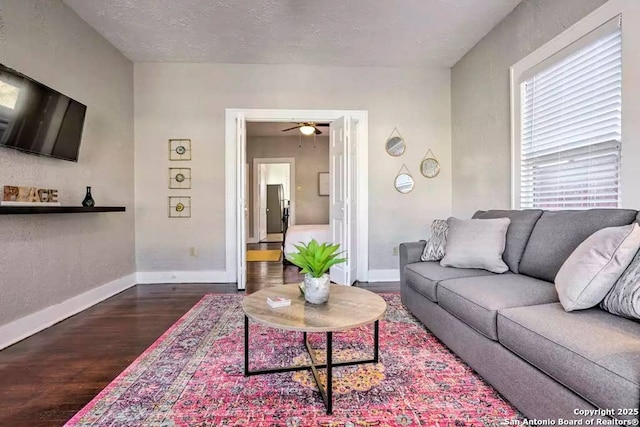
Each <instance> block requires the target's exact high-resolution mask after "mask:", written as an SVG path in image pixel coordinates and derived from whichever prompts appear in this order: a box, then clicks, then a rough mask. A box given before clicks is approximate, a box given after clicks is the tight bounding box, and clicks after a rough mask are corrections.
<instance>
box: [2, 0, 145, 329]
mask: <svg viewBox="0 0 640 427" xmlns="http://www.w3.org/2000/svg"><path fill="white" fill-rule="evenodd" d="M0 62H2V63H3V64H4V65H7V66H9V67H11V68H14V69H17V70H18V71H20V72H22V73H23V74H26V75H28V76H30V77H32V78H34V79H35V80H38V81H40V82H42V83H44V84H46V85H48V86H50V87H52V88H54V89H56V90H58V91H60V92H62V93H65V94H67V95H69V96H71V97H72V98H75V99H77V100H78V101H80V102H82V103H83V104H85V105H87V116H86V122H85V128H84V134H83V138H82V145H81V147H80V158H79V161H78V163H72V162H67V161H62V160H56V159H50V158H44V157H37V156H33V155H28V154H23V153H20V152H17V151H14V150H9V149H2V150H0V185H8V184H17V185H24V186H36V187H47V188H57V189H58V190H59V194H60V197H59V198H60V201H61V202H62V204H63V205H76V206H79V205H80V204H81V202H82V199H83V198H84V194H85V186H86V185H91V186H92V187H93V196H94V198H95V200H96V202H97V204H99V205H125V206H126V207H127V210H128V211H127V212H126V213H107V214H82V215H77V214H75V215H74V214H68V215H24V216H0V325H3V324H6V323H9V322H10V321H12V320H15V319H18V318H20V317H23V316H25V315H27V314H30V313H33V312H36V311H38V310H41V309H43V308H46V307H48V306H51V305H54V304H58V303H61V302H62V301H64V300H66V299H69V298H71V297H74V296H76V295H79V294H81V293H83V292H86V291H88V290H91V289H92V288H95V287H98V286H100V285H103V284H105V283H108V282H111V281H113V280H115V279H119V278H121V277H123V276H126V275H129V274H131V273H133V272H134V271H135V261H134V255H135V244H134V236H135V234H134V209H133V207H134V183H133V177H134V175H133V65H132V64H131V62H129V61H128V60H127V59H126V58H125V57H124V56H123V55H122V54H120V53H119V52H118V51H117V50H116V49H115V48H114V47H113V46H111V45H110V44H109V43H107V42H106V41H105V40H104V39H103V38H102V37H101V36H100V35H98V33H96V32H95V31H94V30H93V29H91V28H90V27H89V26H88V25H87V24H86V23H85V22H84V21H83V20H81V19H80V18H79V17H78V16H77V15H76V14H75V13H74V12H73V11H72V10H71V9H69V8H68V7H67V6H65V5H64V4H63V3H62V1H60V0H19V1H16V0H0Z"/></svg>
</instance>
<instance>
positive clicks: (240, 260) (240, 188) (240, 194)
mask: <svg viewBox="0 0 640 427" xmlns="http://www.w3.org/2000/svg"><path fill="white" fill-rule="evenodd" d="M246 128H247V126H246V120H245V118H244V115H243V114H238V118H237V120H236V147H237V153H238V157H239V158H238V159H237V160H238V161H237V162H236V164H237V165H238V171H237V176H236V180H237V186H236V194H237V203H238V204H237V209H236V224H237V227H238V246H237V248H236V252H237V253H236V270H237V272H238V289H240V290H242V289H245V288H246V284H247V251H246V249H247V227H246V223H245V220H244V218H245V215H246V212H247V209H248V208H247V193H246V190H245V188H246V185H245V182H246V179H247V178H246V176H247V175H246V169H247V166H246V163H247V134H246Z"/></svg>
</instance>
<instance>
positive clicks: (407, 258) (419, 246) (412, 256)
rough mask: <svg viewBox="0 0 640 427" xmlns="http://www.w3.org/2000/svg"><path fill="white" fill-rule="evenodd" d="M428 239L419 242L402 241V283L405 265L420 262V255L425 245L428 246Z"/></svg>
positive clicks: (401, 282) (401, 281) (402, 281)
mask: <svg viewBox="0 0 640 427" xmlns="http://www.w3.org/2000/svg"><path fill="white" fill-rule="evenodd" d="M426 244H427V241H426V240H420V241H419V242H405V243H400V248H399V249H400V284H401V285H402V284H403V283H404V266H405V265H407V264H412V263H414V262H420V256H421V255H422V251H424V247H425V246H426Z"/></svg>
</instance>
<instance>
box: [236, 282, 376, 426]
mask: <svg viewBox="0 0 640 427" xmlns="http://www.w3.org/2000/svg"><path fill="white" fill-rule="evenodd" d="M270 296H271V297H275V296H281V297H285V298H288V299H290V300H291V305H289V306H286V307H280V308H271V307H270V306H269V304H267V298H268V297H270ZM242 309H243V310H244V314H245V316H244V374H245V376H248V375H260V374H273V373H281V372H291V371H302V370H307V369H309V370H311V372H312V373H313V377H314V378H315V381H316V384H317V386H318V390H319V391H320V395H321V396H322V400H323V401H324V404H325V407H326V408H327V414H331V412H332V409H333V408H332V407H333V399H332V398H333V390H332V381H333V379H332V370H333V368H334V367H337V366H348V365H358V364H362V363H378V350H379V339H378V338H379V321H380V319H381V318H382V317H383V316H384V313H385V311H386V309H387V303H386V302H385V301H384V299H382V297H380V296H379V295H376V294H374V293H373V292H370V291H367V290H365V289H361V288H354V287H352V286H341V285H333V284H332V285H331V289H330V291H329V301H327V303H325V304H320V305H315V304H309V303H307V302H306V301H305V299H304V296H303V295H301V294H300V290H299V289H298V285H297V284H292V285H282V286H275V287H272V288H265V289H262V290H260V291H258V292H256V293H253V294H251V295H249V296H247V297H245V298H244V300H243V301H242ZM249 319H251V320H253V321H255V322H258V323H261V324H263V325H265V326H269V327H272V328H276V329H282V330H285V331H297V332H303V340H304V344H305V347H306V348H307V351H308V352H309V357H310V358H311V364H310V365H300V366H289V367H284V368H273V369H260V370H255V371H252V370H250V369H249ZM370 323H373V325H374V326H373V357H372V358H371V359H363V360H351V361H345V362H337V363H333V360H332V345H333V342H332V341H333V332H336V331H343V330H347V329H352V328H356V327H358V326H363V325H368V324H370ZM308 332H325V333H326V334H327V362H326V363H318V362H317V360H316V358H315V355H314V351H313V349H312V348H311V346H310V345H309V341H308V340H307V333H308ZM321 368H326V369H327V387H326V389H325V388H324V387H323V385H322V384H321V383H320V377H319V375H318V371H317V370H318V369H321Z"/></svg>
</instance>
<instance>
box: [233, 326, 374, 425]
mask: <svg viewBox="0 0 640 427" xmlns="http://www.w3.org/2000/svg"><path fill="white" fill-rule="evenodd" d="M303 342H304V345H305V347H306V349H307V352H308V353H309V357H310V358H311V364H310V365H298V366H287V367H283V368H270V369H258V370H255V371H251V370H249V318H248V317H247V316H246V315H245V316H244V375H245V376H249V375H263V374H278V373H282V372H293V371H304V370H311V373H312V374H313V378H314V379H315V381H316V385H317V386H318V390H319V391H320V396H322V401H323V402H324V406H325V407H326V408H327V415H331V413H332V412H333V376H332V374H333V368H335V367H339V366H351V365H361V364H363V363H378V360H379V357H378V352H379V348H380V345H379V321H378V320H376V321H375V322H374V324H373V358H371V359H358V360H349V361H344V362H334V361H333V332H327V361H326V363H319V362H318V361H317V359H316V357H315V355H314V351H313V349H312V348H311V345H310V344H309V340H308V339H307V333H306V332H304V333H303ZM323 368H326V370H327V386H326V388H325V387H324V386H323V385H322V383H321V382H320V375H318V369H323Z"/></svg>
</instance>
